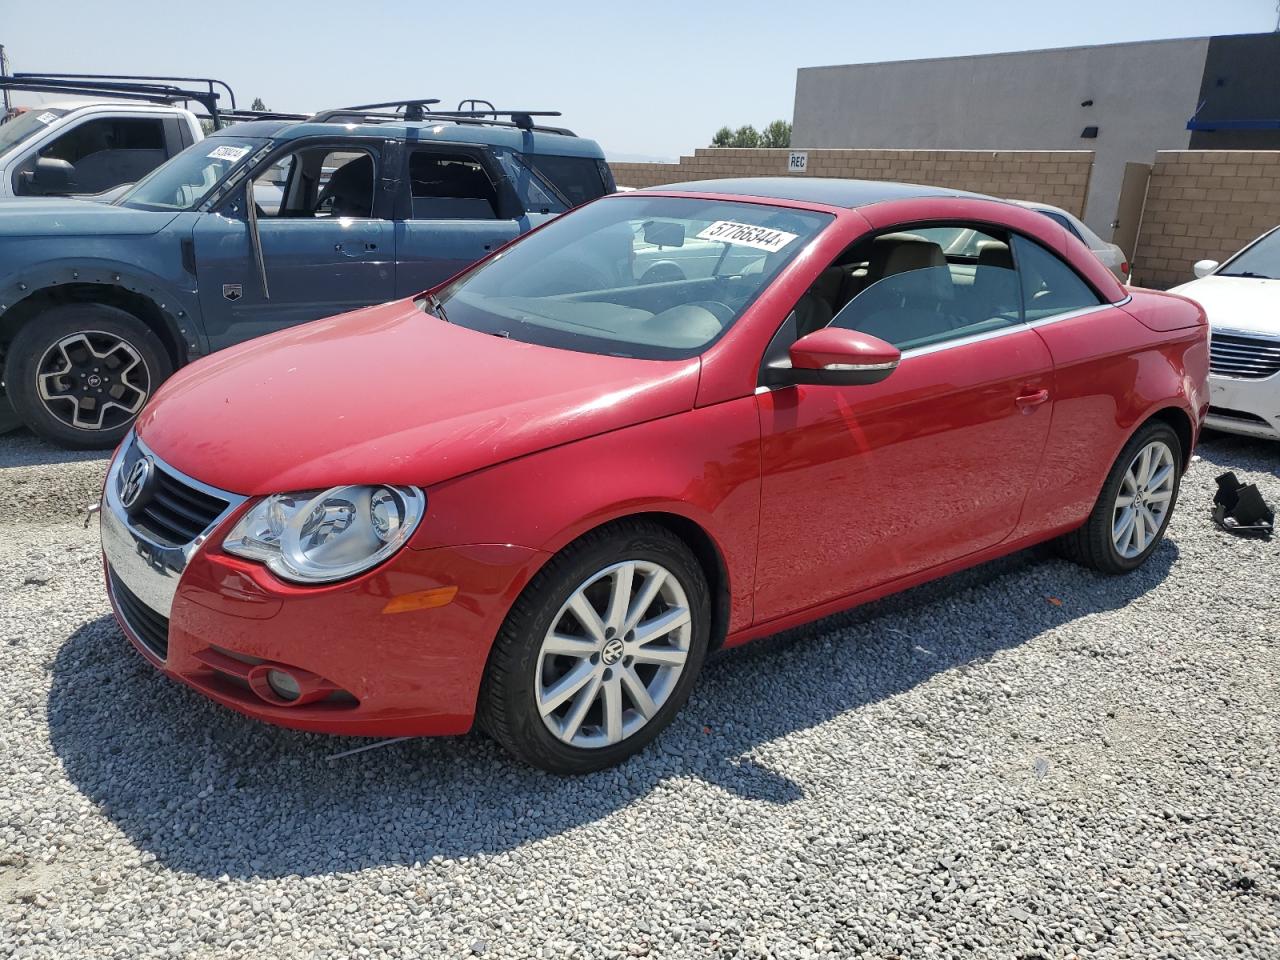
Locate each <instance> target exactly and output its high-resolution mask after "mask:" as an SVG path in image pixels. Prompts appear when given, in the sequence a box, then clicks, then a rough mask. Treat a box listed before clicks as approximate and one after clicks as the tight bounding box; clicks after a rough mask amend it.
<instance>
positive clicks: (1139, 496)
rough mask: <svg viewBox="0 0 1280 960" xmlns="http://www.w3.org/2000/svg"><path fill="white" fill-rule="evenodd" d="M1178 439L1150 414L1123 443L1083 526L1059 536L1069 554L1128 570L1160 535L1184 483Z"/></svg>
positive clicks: (1085, 562) (1099, 566)
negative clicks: (1123, 445) (1126, 441)
mask: <svg viewBox="0 0 1280 960" xmlns="http://www.w3.org/2000/svg"><path fill="white" fill-rule="evenodd" d="M1182 463H1183V459H1182V442H1181V441H1180V440H1179V439H1178V434H1177V432H1176V431H1175V430H1174V429H1173V428H1172V427H1171V426H1169V424H1167V423H1165V422H1163V421H1161V420H1149V421H1148V422H1147V423H1145V424H1143V425H1142V426H1141V427H1140V428H1139V429H1138V431H1137V432H1136V433H1135V434H1134V435H1133V436H1132V437H1131V438H1130V439H1129V442H1128V443H1127V444H1125V447H1124V449H1123V450H1121V451H1120V456H1119V457H1117V458H1116V462H1115V464H1114V465H1113V466H1112V467H1111V472H1110V473H1109V474H1107V479H1106V482H1105V483H1103V485H1102V493H1101V494H1100V495H1099V496H1098V502H1097V503H1096V504H1095V505H1094V508H1093V512H1092V513H1090V514H1089V519H1088V520H1086V521H1085V523H1084V526H1082V527H1080V529H1078V530H1073V531H1072V532H1071V533H1069V534H1067V535H1066V536H1064V537H1063V538H1062V539H1061V540H1060V541H1059V543H1060V545H1061V547H1062V551H1063V553H1064V554H1065V555H1066V556H1067V558H1068V559H1070V560H1074V561H1075V562H1076V563H1078V564H1080V565H1081V566H1085V567H1092V568H1093V569H1094V570H1100V571H1102V572H1103V573H1112V574H1118V573H1129V572H1130V571H1132V570H1136V569H1138V567H1140V566H1142V565H1143V564H1144V563H1146V561H1147V559H1148V558H1149V557H1150V556H1151V554H1153V553H1155V551H1156V548H1157V547H1159V546H1160V541H1161V540H1162V539H1164V534H1165V530H1167V529H1168V527H1169V520H1170V518H1171V517H1172V516H1173V508H1174V505H1175V504H1176V503H1177V502H1178V490H1179V487H1180V485H1181V483H1182Z"/></svg>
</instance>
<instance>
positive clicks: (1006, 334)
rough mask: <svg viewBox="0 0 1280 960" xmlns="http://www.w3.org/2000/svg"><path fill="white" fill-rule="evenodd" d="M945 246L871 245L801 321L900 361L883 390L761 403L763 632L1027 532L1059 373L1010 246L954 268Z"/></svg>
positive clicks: (835, 274) (908, 240)
mask: <svg viewBox="0 0 1280 960" xmlns="http://www.w3.org/2000/svg"><path fill="white" fill-rule="evenodd" d="M947 229H948V230H950V229H955V228H947ZM947 239H948V238H947V237H943V236H938V237H934V236H932V235H931V231H929V230H918V229H913V230H912V231H911V233H910V235H908V234H902V233H898V234H890V235H887V236H883V237H878V238H872V239H871V240H867V241H862V242H860V244H859V245H855V246H856V249H853V250H851V251H847V252H846V254H845V255H843V256H842V257H841V258H840V260H838V261H837V263H836V264H834V265H833V266H832V267H831V268H830V269H829V270H828V271H826V272H825V273H824V274H823V275H822V277H820V278H819V280H818V281H817V283H815V285H814V289H812V290H811V291H810V293H809V294H806V298H805V299H804V300H802V302H801V305H800V306H799V307H798V309H797V314H804V315H808V316H810V317H811V316H813V315H814V314H815V312H816V313H818V314H819V315H820V314H821V313H823V312H825V311H826V310H828V309H830V310H831V311H832V312H834V313H835V318H834V320H832V321H831V324H832V325H834V326H845V327H849V328H851V329H857V330H862V331H864V332H867V333H871V334H873V335H875V336H877V337H880V338H881V339H883V340H887V341H889V342H891V343H894V344H895V345H896V346H898V347H899V348H900V349H901V350H902V351H903V357H902V360H901V362H900V364H899V366H898V368H897V369H896V370H895V371H894V372H893V373H892V374H891V375H890V376H889V377H888V378H887V379H885V380H884V381H882V382H881V383H878V384H875V385H872V386H861V387H829V386H808V385H802V386H791V387H784V388H778V389H773V390H770V391H767V392H761V393H760V394H759V395H758V397H757V400H758V404H759V412H760V426H761V436H762V474H763V478H762V488H761V498H762V505H761V528H760V550H759V562H758V571H757V580H756V584H757V587H756V603H755V610H756V619H757V621H767V620H770V619H773V618H774V617H778V616H781V615H783V614H786V613H789V612H792V611H796V610H801V609H804V608H806V607H810V606H814V605H816V604H820V603H823V602H825V601H830V600H835V599H838V598H840V597H844V596H848V595H851V594H855V593H858V592H860V591H863V590H867V589H870V588H873V587H876V586H879V585H881V584H887V583H890V582H892V581H895V580H899V579H901V578H904V577H908V576H911V575H912V574H915V573H919V572H921V571H924V570H927V569H929V568H931V567H936V566H938V565H939V564H944V563H947V562H948V561H952V560H956V559H958V558H961V557H964V556H966V555H968V554H971V553H974V552H976V551H979V550H982V549H983V548H986V547H990V546H993V545H995V544H998V543H1000V542H1001V541H1002V540H1004V539H1006V538H1007V537H1008V536H1009V535H1010V534H1011V533H1012V532H1013V531H1014V529H1015V527H1016V526H1017V524H1018V518H1019V515H1020V514H1021V512H1022V509H1023V504H1024V502H1025V500H1026V498H1027V494H1028V491H1029V489H1030V487H1031V484H1032V481H1033V480H1034V478H1035V475H1036V471H1037V469H1038V467H1039V465H1040V461H1041V457H1042V454H1043V451H1044V446H1045V440H1046V437H1047V436H1048V431H1049V423H1050V411H1051V406H1052V404H1051V402H1050V390H1051V388H1052V378H1053V370H1052V360H1051V357H1050V355H1049V351H1048V349H1047V347H1046V346H1045V344H1044V342H1043V340H1042V339H1041V338H1040V336H1039V335H1038V334H1037V333H1036V332H1035V331H1034V330H1033V329H1031V328H1030V327H1028V326H1027V325H1026V324H1025V323H1024V322H1023V320H1022V317H1021V307H1020V299H1019V293H1018V284H1017V279H1016V273H1015V271H1014V269H1013V263H1012V258H1011V256H1010V253H1009V246H1008V242H1007V241H1008V238H1007V237H1004V236H995V235H989V234H983V235H981V236H980V238H979V241H978V242H975V243H974V244H971V245H968V246H967V247H966V248H964V249H961V250H959V252H956V253H953V254H944V252H943V251H944V250H946V249H948V246H949V244H948V243H947V242H946V241H947ZM951 246H952V248H953V249H954V245H951ZM839 291H844V293H843V294H842V293H840V292H839ZM850 292H853V296H852V297H851V299H850V300H849V302H848V304H847V305H844V304H841V303H840V302H839V300H837V301H836V302H834V303H832V302H830V300H829V299H828V301H826V302H825V303H824V304H823V305H822V306H821V307H819V308H817V310H815V308H814V306H813V303H812V299H813V297H815V296H825V297H828V298H831V297H837V298H841V297H843V296H847V295H848V294H849V293H850ZM826 315H827V316H829V315H830V314H829V313H828V314H826ZM801 321H802V322H803V317H801ZM800 332H801V333H804V332H807V331H804V330H801V331H800Z"/></svg>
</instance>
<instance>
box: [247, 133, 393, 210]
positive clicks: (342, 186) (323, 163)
mask: <svg viewBox="0 0 1280 960" xmlns="http://www.w3.org/2000/svg"><path fill="white" fill-rule="evenodd" d="M377 172H378V169H377V162H376V161H375V159H374V156H373V154H372V153H369V152H368V151H365V150H359V149H354V148H352V147H346V146H344V147H335V146H313V147H307V148H305V149H302V150H297V151H295V152H294V153H291V154H288V155H286V156H284V157H277V158H276V159H275V160H273V161H272V162H271V164H270V165H269V166H268V167H266V169H264V170H261V171H259V172H258V175H257V176H256V177H254V180H253V199H254V202H255V203H256V204H257V212H258V216H260V217H289V218H293V219H311V220H328V219H333V218H335V217H353V218H360V219H364V218H368V217H372V216H373V200H374V195H375V193H376V190H377Z"/></svg>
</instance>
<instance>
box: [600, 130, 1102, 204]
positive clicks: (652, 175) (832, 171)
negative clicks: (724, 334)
mask: <svg viewBox="0 0 1280 960" xmlns="http://www.w3.org/2000/svg"><path fill="white" fill-rule="evenodd" d="M805 152H806V153H807V154H808V169H807V171H806V172H805V173H803V174H788V171H787V161H788V157H789V155H790V153H791V151H790V150H786V149H769V148H762V149H739V148H733V147H707V148H703V149H700V150H697V151H695V152H694V154H693V156H688V157H681V158H680V162H679V163H613V164H611V165H610V166H611V167H612V168H613V176H614V179H615V180H616V181H617V182H618V184H619V185H621V186H627V187H653V186H659V185H661V184H665V183H679V182H681V181H683V180H716V179H722V178H724V177H768V176H788V175H789V176H810V177H846V178H850V179H861V180H900V181H903V182H906V183H927V184H933V185H936V186H941V187H953V188H955V189H958V190H972V191H974V192H975V193H985V194H990V195H991V196H996V197H1008V198H1010V199H1013V200H1040V201H1042V202H1044V203H1051V204H1054V205H1055V206H1059V207H1063V208H1064V209H1067V210H1070V211H1071V212H1072V213H1074V214H1076V215H1077V216H1080V215H1082V214H1083V211H1084V204H1085V198H1086V196H1087V195H1088V192H1089V177H1090V173H1091V170H1092V167H1093V152H1092V151H1090V150H999V151H992V150H854V149H814V150H807V151H805Z"/></svg>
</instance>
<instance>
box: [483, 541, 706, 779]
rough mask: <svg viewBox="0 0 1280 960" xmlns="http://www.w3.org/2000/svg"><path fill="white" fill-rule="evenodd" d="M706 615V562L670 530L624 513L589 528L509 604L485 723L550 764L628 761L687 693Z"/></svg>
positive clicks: (526, 757)
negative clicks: (626, 517)
mask: <svg viewBox="0 0 1280 960" xmlns="http://www.w3.org/2000/svg"><path fill="white" fill-rule="evenodd" d="M655 584H656V585H655ZM617 597H621V598H623V599H621V600H618V599H615V598H617ZM646 597H648V599H647V600H646ZM583 604H586V605H587V606H589V608H590V609H587V607H584V606H583ZM591 611H594V612H595V614H597V615H598V617H595V618H593V617H592V613H591ZM682 611H684V613H682ZM686 614H687V615H686ZM587 620H594V629H593V628H592V627H591V626H590V625H588V624H587V622H586V621H587ZM710 624H711V601H710V595H709V590H708V588H707V581H706V578H705V576H704V575H703V573H702V568H701V567H700V566H699V564H698V561H697V559H696V558H695V557H694V555H693V553H692V552H691V551H690V550H689V548H688V546H686V545H685V543H684V542H683V541H682V540H680V539H679V538H678V537H676V536H675V535H674V534H673V533H671V532H670V531H669V530H667V529H666V528H664V527H662V526H659V525H657V524H653V523H647V522H644V521H625V522H621V523H617V524H613V525H610V526H608V527H605V528H602V529H600V530H597V531H593V532H591V533H588V534H586V535H585V536H583V537H582V538H580V539H579V540H577V541H575V542H574V543H572V544H570V545H569V546H568V547H566V548H565V550H564V551H562V552H561V553H560V554H559V555H557V556H556V557H554V558H552V559H551V560H550V561H549V562H548V563H547V565H546V566H545V567H543V569H542V570H541V571H539V572H538V574H537V576H535V577H534V578H533V580H532V581H530V583H529V585H528V586H527V587H525V589H524V592H523V593H521V595H520V598H519V599H518V600H517V601H516V602H515V604H514V605H513V606H512V609H511V612H510V613H509V614H508V615H507V619H506V621H505V622H504V623H503V625H502V629H501V630H500V631H499V632H498V636H497V639H496V640H495V642H494V647H493V652H492V653H491V655H490V657H489V665H488V668H487V669H486V671H485V679H484V682H483V685H482V687H481V691H480V704H479V716H478V719H479V722H480V725H481V726H482V727H483V728H484V729H485V730H486V731H487V732H488V733H489V735H490V736H492V737H493V739H494V740H496V741H497V742H498V743H499V744H501V745H502V746H503V747H504V748H506V749H507V750H508V751H509V752H511V753H512V754H514V755H515V756H516V757H517V758H519V759H520V760H523V761H524V762H526V763H528V764H531V765H532V766H535V767H541V768H542V769H543V770H547V771H550V772H552V773H560V774H578V773H588V772H590V771H592V770H599V769H602V768H604V767H610V766H613V765H615V764H618V763H621V762H622V761H623V760H625V759H626V758H627V757H630V756H631V755H633V754H635V753H638V752H639V751H640V750H642V749H643V748H644V747H645V746H646V745H647V744H648V743H649V742H650V741H652V740H653V739H654V738H655V737H656V736H657V735H658V734H659V733H661V732H662V730H663V729H664V728H665V727H666V726H667V725H668V724H669V723H670V722H671V720H672V718H673V717H674V716H675V715H676V713H678V712H679V710H680V708H681V707H683V706H684V704H685V701H686V700H688V698H689V693H690V691H691V690H692V688H693V684H694V682H695V681H696V679H697V676H698V673H699V671H700V670H701V668H702V663H703V660H704V659H705V657H706V652H707V643H708V638H709V636H710ZM646 628H647V629H646Z"/></svg>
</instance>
